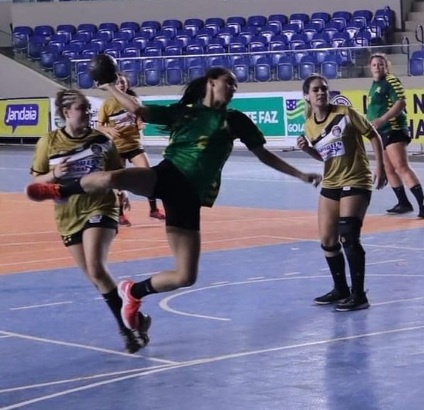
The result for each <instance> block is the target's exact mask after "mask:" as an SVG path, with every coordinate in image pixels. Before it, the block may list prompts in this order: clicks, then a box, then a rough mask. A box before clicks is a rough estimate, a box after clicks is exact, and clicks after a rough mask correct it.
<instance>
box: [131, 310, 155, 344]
mask: <svg viewBox="0 0 424 410" xmlns="http://www.w3.org/2000/svg"><path fill="white" fill-rule="evenodd" d="M138 315H139V316H138V322H139V325H138V329H137V330H135V331H133V332H134V334H135V335H136V336H137V339H138V343H139V344H140V346H141V347H146V346H147V345H148V344H149V342H150V337H149V334H148V331H149V328H150V325H151V324H152V318H151V317H150V316H149V315H145V314H144V313H141V312H138Z"/></svg>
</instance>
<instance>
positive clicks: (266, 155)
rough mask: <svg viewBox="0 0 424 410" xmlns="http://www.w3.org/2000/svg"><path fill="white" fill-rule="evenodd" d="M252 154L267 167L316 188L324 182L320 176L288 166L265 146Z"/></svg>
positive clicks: (254, 150) (256, 149)
mask: <svg viewBox="0 0 424 410" xmlns="http://www.w3.org/2000/svg"><path fill="white" fill-rule="evenodd" d="M252 152H253V154H255V155H256V157H257V158H258V159H259V161H261V162H262V163H264V164H265V165H268V166H269V167H271V168H273V169H275V170H277V171H279V172H282V173H283V174H287V175H291V176H294V177H296V178H299V179H300V180H302V181H303V182H307V183H310V184H312V185H313V186H315V187H316V186H318V185H319V183H320V182H321V180H322V176H321V175H320V174H316V173H305V172H302V171H300V170H298V169H297V168H295V167H293V166H292V165H290V164H288V163H287V162H286V161H284V160H283V159H281V158H280V157H278V156H277V155H275V154H273V153H272V152H270V151H268V150H267V149H266V148H265V147H263V146H261V147H259V148H255V149H253V150H252Z"/></svg>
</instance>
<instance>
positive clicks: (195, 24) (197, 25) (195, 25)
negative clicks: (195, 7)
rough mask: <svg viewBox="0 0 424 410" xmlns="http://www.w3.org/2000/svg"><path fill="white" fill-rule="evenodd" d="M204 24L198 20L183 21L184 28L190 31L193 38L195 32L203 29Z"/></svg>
mask: <svg viewBox="0 0 424 410" xmlns="http://www.w3.org/2000/svg"><path fill="white" fill-rule="evenodd" d="M203 25H204V22H203V20H202V19H199V18H189V19H186V20H184V26H183V27H184V28H185V29H186V30H190V31H191V32H192V35H193V36H195V35H196V34H197V32H198V31H199V30H200V29H201V28H202V27H203Z"/></svg>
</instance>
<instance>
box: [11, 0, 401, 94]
mask: <svg viewBox="0 0 424 410" xmlns="http://www.w3.org/2000/svg"><path fill="white" fill-rule="evenodd" d="M393 27H394V15H393V12H392V10H390V9H389V8H387V7H386V8H384V9H378V10H376V11H370V10H357V11H354V12H348V11H336V12H334V13H332V14H330V13H327V12H321V11H319V12H318V11H317V12H315V13H312V14H311V15H308V14H304V13H295V14H291V15H290V16H286V15H283V14H273V15H270V16H267V17H266V16H262V15H254V16H248V17H243V16H233V17H228V18H226V19H224V18H220V17H210V18H206V19H204V20H202V19H198V18H191V19H186V20H185V21H180V20H176V19H168V20H164V21H162V22H159V21H143V22H140V23H139V22H136V21H125V22H121V23H115V22H103V23H100V24H98V25H95V24H91V23H90V24H79V25H78V26H74V25H72V24H62V25H58V26H57V27H52V26H50V25H39V26H36V27H28V26H20V27H14V29H13V49H14V52H15V55H16V56H20V57H21V58H24V59H28V60H30V61H31V62H34V63H36V64H37V65H38V66H39V67H40V68H41V69H43V70H45V71H46V72H48V73H49V74H51V75H52V76H53V77H54V78H55V79H57V80H61V81H67V82H69V81H75V82H76V83H77V85H78V87H80V88H83V89H87V88H91V87H93V83H92V80H91V79H90V77H89V75H88V73H87V64H88V61H89V60H90V59H91V58H92V57H93V56H95V55H97V54H99V53H105V54H109V55H111V56H113V57H115V58H116V59H117V61H118V63H119V66H120V69H121V71H123V72H125V73H126V74H127V76H128V77H129V79H130V82H131V85H132V86H133V87H137V86H141V85H143V86H158V85H180V84H184V83H186V82H187V81H190V80H192V79H194V78H196V77H198V76H201V75H202V74H203V72H204V71H205V70H206V69H207V68H209V67H213V66H226V67H229V68H231V69H232V70H233V71H234V73H235V75H236V76H237V78H238V80H239V82H247V81H259V82H263V81H273V80H280V81H288V80H294V79H303V78H306V77H307V76H308V75H309V73H311V72H322V73H323V74H324V75H325V76H326V77H328V78H329V79H332V78H337V77H343V76H344V75H348V73H349V68H350V67H352V66H353V65H354V64H355V59H356V58H357V56H358V55H359V54H360V52H361V49H363V47H368V46H370V45H384V44H387V43H388V41H389V39H390V37H391V35H392V32H393Z"/></svg>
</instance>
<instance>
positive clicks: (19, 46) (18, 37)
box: [12, 32, 28, 54]
mask: <svg viewBox="0 0 424 410" xmlns="http://www.w3.org/2000/svg"><path fill="white" fill-rule="evenodd" d="M12 48H13V51H15V52H18V53H24V54H26V52H27V50H28V34H25V33H19V32H18V33H13V34H12Z"/></svg>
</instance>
